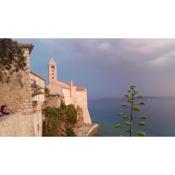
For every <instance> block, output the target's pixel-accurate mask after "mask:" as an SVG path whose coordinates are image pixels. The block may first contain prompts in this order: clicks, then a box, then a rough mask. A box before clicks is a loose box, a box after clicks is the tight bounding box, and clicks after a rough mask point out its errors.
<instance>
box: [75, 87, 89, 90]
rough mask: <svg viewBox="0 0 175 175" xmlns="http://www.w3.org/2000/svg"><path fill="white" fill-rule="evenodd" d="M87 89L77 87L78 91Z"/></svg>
mask: <svg viewBox="0 0 175 175" xmlns="http://www.w3.org/2000/svg"><path fill="white" fill-rule="evenodd" d="M86 90H87V89H86V88H82V87H77V91H86Z"/></svg>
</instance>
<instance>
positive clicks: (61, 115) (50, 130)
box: [43, 104, 77, 136]
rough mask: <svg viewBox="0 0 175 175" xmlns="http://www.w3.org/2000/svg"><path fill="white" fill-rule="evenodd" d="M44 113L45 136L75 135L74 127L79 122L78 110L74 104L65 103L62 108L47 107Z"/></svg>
mask: <svg viewBox="0 0 175 175" xmlns="http://www.w3.org/2000/svg"><path fill="white" fill-rule="evenodd" d="M44 113H45V117H46V121H45V122H44V128H43V135H44V136H75V133H74V131H73V129H72V127H74V124H75V123H76V122H77V110H76V109H75V107H74V106H73V105H68V106H66V105H65V104H64V105H62V106H61V107H60V108H55V107H46V108H45V109H44Z"/></svg>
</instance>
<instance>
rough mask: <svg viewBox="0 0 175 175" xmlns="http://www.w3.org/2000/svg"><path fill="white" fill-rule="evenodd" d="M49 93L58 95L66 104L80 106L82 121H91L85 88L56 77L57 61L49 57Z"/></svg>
mask: <svg viewBox="0 0 175 175" xmlns="http://www.w3.org/2000/svg"><path fill="white" fill-rule="evenodd" d="M47 88H48V89H49V91H50V94H51V95H60V96H61V97H62V98H63V100H64V103H65V104H66V105H69V104H73V105H74V106H75V107H80V108H81V110H82V113H83V120H84V123H92V121H91V117H90V114H89V111H88V105H87V89H86V88H81V87H78V86H76V85H75V84H74V83H73V81H71V82H70V83H64V82H61V81H59V80H58V79H57V63H56V61H55V59H54V58H51V59H50V61H49V64H48V85H47Z"/></svg>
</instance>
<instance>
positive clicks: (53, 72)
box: [48, 58, 57, 84]
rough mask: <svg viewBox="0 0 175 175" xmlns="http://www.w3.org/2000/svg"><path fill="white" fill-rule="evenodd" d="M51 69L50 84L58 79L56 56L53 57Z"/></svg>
mask: <svg viewBox="0 0 175 175" xmlns="http://www.w3.org/2000/svg"><path fill="white" fill-rule="evenodd" d="M48 71H49V84H52V83H54V82H56V81H57V63H56V61H55V59H54V58H51V59H50V61H49V66H48Z"/></svg>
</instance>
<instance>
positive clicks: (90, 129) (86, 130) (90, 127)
mask: <svg viewBox="0 0 175 175" xmlns="http://www.w3.org/2000/svg"><path fill="white" fill-rule="evenodd" d="M98 127H99V125H98V124H96V123H91V124H85V126H83V127H81V128H78V134H77V136H79V137H84V136H91V135H93V134H94V133H95V132H96V130H97V128H98Z"/></svg>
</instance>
